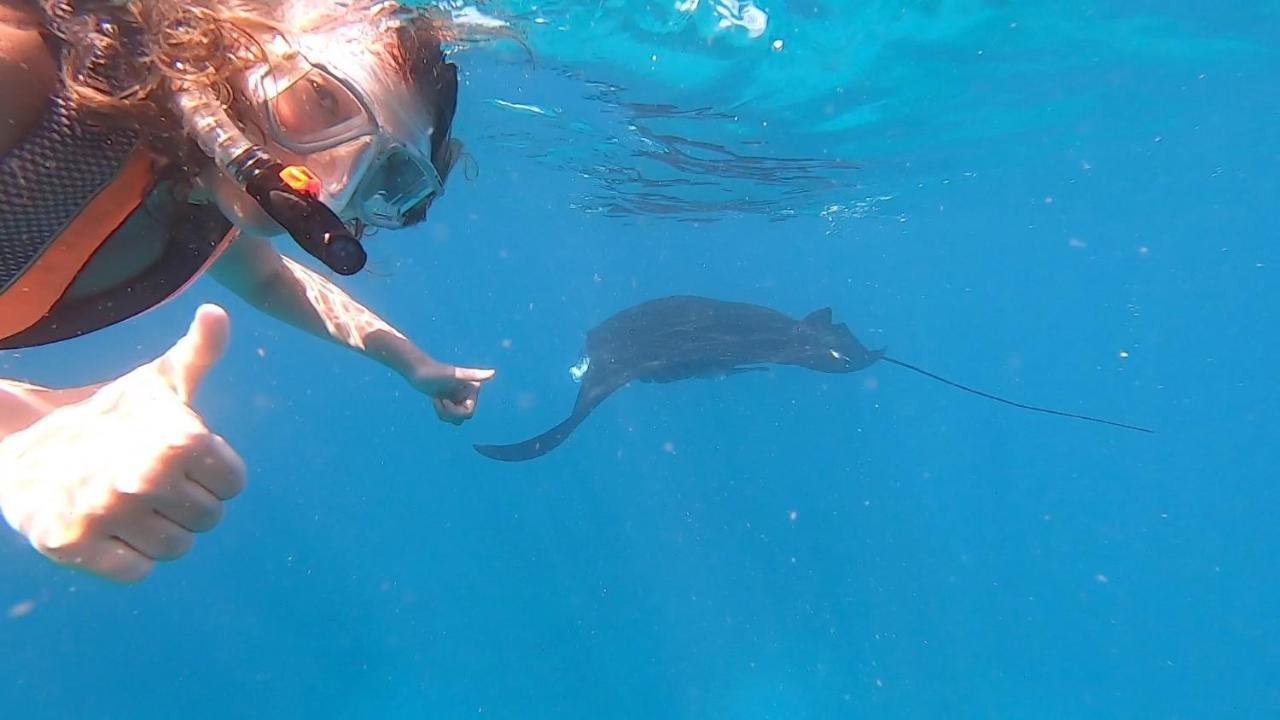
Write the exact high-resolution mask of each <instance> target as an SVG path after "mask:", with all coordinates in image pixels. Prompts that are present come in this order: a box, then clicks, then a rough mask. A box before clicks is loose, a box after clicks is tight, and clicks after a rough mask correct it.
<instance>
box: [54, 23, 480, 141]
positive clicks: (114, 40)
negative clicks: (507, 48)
mask: <svg viewBox="0 0 1280 720" xmlns="http://www.w3.org/2000/svg"><path fill="white" fill-rule="evenodd" d="M39 2H40V3H41V5H42V6H43V8H44V11H45V14H46V17H47V25H48V27H49V30H50V32H52V33H53V34H54V35H55V36H57V37H58V38H60V39H61V41H62V42H61V43H60V45H61V48H62V63H61V64H62V74H63V81H64V85H65V87H66V91H67V92H68V93H69V94H70V95H71V97H72V98H73V99H74V100H75V101H76V102H77V103H78V104H79V106H80V107H82V108H85V109H88V110H95V111H100V114H101V115H102V116H103V120H104V122H107V123H109V122H111V121H112V119H116V120H118V121H120V122H122V123H125V124H127V125H129V126H131V127H138V126H139V125H141V126H142V128H143V129H144V130H156V131H162V130H163V129H164V128H166V127H169V128H171V127H173V126H174V124H173V123H172V122H171V121H172V118H171V113H170V110H169V107H168V106H169V103H168V99H169V98H168V92H169V88H170V87H171V86H172V82H171V81H173V80H178V81H195V82H200V83H203V84H206V85H208V86H210V87H213V88H214V89H215V91H216V92H217V93H218V94H219V96H220V97H222V98H224V101H226V102H227V103H228V104H231V103H232V101H234V99H235V98H234V91H233V89H232V87H231V86H230V84H229V83H228V82H227V80H226V78H229V77H232V76H234V74H235V71H236V70H237V69H238V68H241V67H244V66H246V65H250V64H252V63H254V62H263V61H266V60H267V53H266V51H265V49H264V48H262V47H261V46H260V45H259V44H258V40H257V39H256V38H257V37H259V36H260V35H261V34H262V33H263V31H269V30H271V29H275V28H280V22H281V21H280V19H279V14H278V12H277V10H278V3H277V2H274V1H272V0H127V1H126V2H120V1H119V0H39ZM376 5H377V4H376V3H375V2H373V1H372V0H358V1H357V2H356V3H353V4H352V5H351V6H348V7H345V8H338V7H336V6H335V13H338V12H339V11H341V14H342V15H345V16H358V15H359V13H360V12H361V11H363V10H368V11H369V12H370V14H372V13H373V12H374V11H375V10H374V8H375V7H376ZM395 14H396V17H397V19H398V20H399V21H400V22H399V27H397V29H396V39H397V41H398V42H396V43H388V44H387V45H386V46H382V47H381V48H380V49H379V52H383V53H385V54H386V56H387V57H388V58H389V64H390V65H392V66H395V71H397V72H399V73H401V74H402V75H403V76H404V77H405V79H406V80H407V81H408V82H409V83H410V84H411V86H412V87H415V88H417V89H418V91H419V92H420V93H422V94H423V96H424V98H425V99H426V100H427V101H428V104H429V105H430V106H431V107H432V109H433V112H435V113H436V114H437V118H434V119H436V120H437V121H438V122H439V123H443V125H444V126H445V127H443V129H444V130H445V132H444V133H440V137H441V139H440V140H439V142H441V143H443V142H446V139H447V137H448V127H447V125H448V123H449V122H451V119H452V117H453V113H454V110H455V107H456V97H457V67H456V66H454V65H453V64H452V63H448V62H446V61H445V59H444V52H443V45H444V44H445V43H447V42H449V41H450V39H451V37H452V33H451V22H450V21H449V19H448V18H447V17H445V16H442V15H439V14H438V11H435V10H433V9H428V8H423V7H413V8H404V7H401V8H398V9H397V10H396V11H395ZM437 126H440V125H439V124H438V125H437ZM436 149H437V148H436V147H434V146H433V148H432V150H433V152H434V151H435V150H436Z"/></svg>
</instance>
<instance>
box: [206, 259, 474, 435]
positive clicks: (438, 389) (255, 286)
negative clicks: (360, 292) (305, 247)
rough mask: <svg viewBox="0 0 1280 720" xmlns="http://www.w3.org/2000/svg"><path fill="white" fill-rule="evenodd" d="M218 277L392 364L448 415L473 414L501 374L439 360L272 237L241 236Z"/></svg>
mask: <svg viewBox="0 0 1280 720" xmlns="http://www.w3.org/2000/svg"><path fill="white" fill-rule="evenodd" d="M210 275H211V276H212V277H213V278H214V279H215V280H217V281H218V282H219V283H221V284H222V285H223V286H225V287H226V288H228V289H229V290H231V291H232V292H234V293H236V294H237V295H239V296H240V297H242V298H244V300H245V301H247V302H248V303H250V304H251V305H253V306H255V307H257V308H258V309H260V310H262V311H263V312H266V313H267V314H269V315H272V316H273V317H275V318H277V319H279V320H282V321H284V322H286V323H289V324H290V325H293V326H294V327H297V328H299V329H301V330H305V331H307V332H309V333H311V334H312V335H315V336H317V337H320V338H324V339H327V340H331V341H333V342H335V343H337V344H339V345H342V346H344V347H348V348H351V349H353V350H355V351H357V352H359V353H362V354H363V355H365V356H366V357H369V358H372V359H373V360H376V361H378V362H379V363H382V364H383V365H385V366H387V367H389V368H391V369H392V370H393V371H395V372H396V373H397V374H398V375H400V376H401V377H403V378H404V379H405V380H406V381H408V382H409V384H410V385H412V386H413V387H414V388H416V389H418V390H419V391H421V392H423V393H426V394H427V395H430V396H432V397H433V398H435V399H436V411H437V413H439V414H440V416H441V417H442V418H443V419H445V420H451V421H456V420H463V419H466V418H467V417H470V416H471V413H472V412H474V406H475V395H476V392H478V390H479V384H480V383H481V382H483V381H485V380H488V379H489V378H491V377H493V371H492V370H476V369H471V368H458V367H454V366H452V365H446V364H444V363H440V362H437V361H436V360H435V359H433V358H432V357H431V356H429V355H427V354H426V353H425V352H423V351H422V350H421V349H420V348H418V347H417V346H416V345H414V344H413V343H412V342H411V341H409V339H408V338H406V337H405V336H404V335H403V334H402V333H401V332H400V331H398V330H396V329H395V328H394V327H392V326H391V325H390V324H389V323H387V322H386V321H385V320H383V319H382V318H380V317H378V316H377V315H376V314H374V313H373V312H372V311H371V310H369V309H368V308H366V307H364V306H363V305H361V304H360V303H358V302H356V301H355V300H354V299H353V298H352V297H351V296H350V295H348V294H347V293H345V292H344V291H343V290H342V289H341V288H339V287H337V286H336V285H334V284H333V283H331V282H329V280H327V279H325V278H324V277H322V276H320V275H318V274H316V273H314V272H312V271H311V270H308V269H307V268H305V267H303V266H302V265H300V264H299V263H296V262H294V261H293V260H290V259H289V258H287V257H285V256H283V255H281V254H280V253H279V252H277V251H276V249H275V248H274V247H272V245H271V242H270V241H269V240H266V239H263V238H259V237H254V236H251V235H245V234H241V235H240V236H239V237H238V238H236V240H235V241H234V242H233V243H232V244H231V247H229V248H227V250H226V251H225V252H223V254H222V256H221V257H219V258H218V261H217V262H216V263H215V264H214V266H213V268H212V269H211V270H210Z"/></svg>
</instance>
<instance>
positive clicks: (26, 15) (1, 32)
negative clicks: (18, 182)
mask: <svg viewBox="0 0 1280 720" xmlns="http://www.w3.org/2000/svg"><path fill="white" fill-rule="evenodd" d="M40 23H41V17H40V14H39V12H38V11H37V10H36V8H35V3H31V2H28V1H26V0H0V98H4V102H3V103H2V104H0V155H3V154H4V153H6V152H8V151H9V149H10V148H12V147H13V146H14V145H17V144H18V141H19V140H21V139H22V137H23V136H24V135H26V133H27V132H28V131H29V130H30V129H31V127H32V126H33V125H35V124H36V123H37V122H38V121H39V120H40V115H41V114H42V113H44V111H45V108H46V107H48V103H49V95H50V94H51V93H52V92H53V90H54V88H55V87H57V80H58V66H57V62H56V60H55V58H53V57H52V56H51V55H50V54H49V48H48V47H46V46H45V44H44V38H42V37H41V36H40Z"/></svg>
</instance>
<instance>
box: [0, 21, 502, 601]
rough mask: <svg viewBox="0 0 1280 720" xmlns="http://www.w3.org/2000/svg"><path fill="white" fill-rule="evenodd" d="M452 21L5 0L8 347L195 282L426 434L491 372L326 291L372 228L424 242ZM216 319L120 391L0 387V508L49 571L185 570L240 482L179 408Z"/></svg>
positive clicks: (200, 367)
mask: <svg viewBox="0 0 1280 720" xmlns="http://www.w3.org/2000/svg"><path fill="white" fill-rule="evenodd" d="M448 39H449V31H448V23H447V22H446V21H443V20H440V19H436V18H434V17H432V16H431V15H429V14H428V13H427V12H426V11H425V10H420V9H413V10H411V9H406V8H403V7H401V6H398V5H396V4H395V3H393V2H377V3H374V2H368V1H363V0H354V1H352V2H334V1H332V0H330V1H328V2H322V1H320V0H284V2H275V1H274V0H272V1H268V0H252V1H250V0H127V1H126V2H120V1H119V0H40V2H39V3H37V2H36V1H35V0H0V96H3V97H4V98H5V100H6V102H5V106H4V107H3V108H0V210H2V212H0V349H11V348H23V347H32V346H37V345H46V344H50V343H56V342H59V341H62V340H66V339H69V338H73V337H77V336H79V335H83V334H86V333H89V332H93V331H95V330H98V329H101V328H103V327H106V326H109V325H112V324H115V323H118V322H121V321H123V320H126V319H128V318H131V317H133V316H135V315H137V314H139V313H141V312H144V311H146V310H148V309H150V308H152V307H154V306H156V305H157V304H159V303H161V302H164V301H165V300H166V299H168V298H170V297H172V296H173V295H175V294H176V293H178V292H179V291H181V290H182V289H183V288H184V287H186V286H187V285H188V284H189V283H191V282H192V281H193V280H194V279H195V278H197V277H199V276H200V275H201V274H203V273H204V272H205V271H208V272H209V273H210V275H211V277H213V278H214V279H216V280H217V281H219V282H220V283H222V284H223V285H225V286H226V287H228V288H229V289H231V290H232V291H234V292H235V293H237V294H238V295H239V296H240V297H242V298H244V299H245V300H246V301H248V302H249V303H250V304H252V305H253V306H255V307H257V308H259V309H261V310H263V311H264V312H266V313H268V314H270V315H272V316H274V317H277V318H279V319H281V320H283V321H285V322H287V323H289V324H291V325H293V326H295V327H298V328H300V329H302V330H305V331H307V332H310V333H312V334H314V335H317V336H319V337H322V338H327V339H329V340H331V341H333V342H336V343H338V344H340V345H343V346H346V347H349V348H351V349H353V350H355V351H357V352H360V353H362V354H363V355H365V356H367V357H369V358H371V359H373V360H376V361H378V362H379V363H381V364H383V365H385V366H387V367H389V368H390V369H392V370H393V371H395V372H396V373H398V374H399V375H401V376H402V377H404V378H405V380H406V381H408V382H409V383H410V384H411V385H412V386H413V387H414V388H415V389H417V390H419V391H420V392H422V393H424V394H425V395H427V396H429V397H430V398H432V403H433V405H434V407H435V410H436V413H437V414H438V415H439V416H440V417H441V419H443V420H445V421H448V422H452V423H459V422H462V421H464V420H466V419H467V418H469V417H471V415H472V413H473V412H474V410H475V403H476V398H477V395H478V392H479V389H480V385H481V383H483V382H484V381H486V380H488V379H489V378H491V377H492V376H493V371H492V370H480V369H472V368H461V367H455V366H452V365H447V364H444V363H440V362H437V361H436V360H434V359H432V358H431V357H430V356H429V355H427V353H425V352H424V351H422V350H421V349H419V348H418V347H417V346H416V345H414V343H412V342H411V341H410V340H409V339H408V338H406V337H405V336H404V335H403V334H401V333H400V332H399V331H397V330H396V329H395V328H393V327H392V326H391V325H390V324H388V323H387V322H386V321H384V320H383V319H381V318H380V317H378V316H377V315H376V314H374V313H373V312H372V311H370V310H368V309H366V308H365V307H363V306H362V305H360V304H359V303H358V302H356V301H355V300H354V299H352V298H351V297H350V296H348V295H347V294H346V293H344V292H343V291H342V290H340V289H339V288H338V287H337V286H335V285H334V284H333V283H331V282H330V281H329V280H328V279H326V278H325V277H324V276H322V275H320V274H317V273H315V272H312V271H311V270H309V269H307V268H306V267H304V266H303V265H302V264H300V263H298V262H296V261H294V260H292V259H290V258H288V257H286V256H285V255H283V254H281V253H280V252H278V251H277V250H276V249H275V248H274V246H273V244H272V239H273V238H276V237H285V236H287V237H289V238H292V240H293V241H294V242H296V244H297V245H298V246H300V247H301V248H302V249H304V250H305V251H306V252H307V253H309V254H311V255H312V256H314V257H315V258H317V259H318V260H319V261H320V262H322V263H324V264H325V265H326V266H327V267H328V268H330V269H331V270H333V271H334V272H337V273H339V274H352V273H355V272H358V271H359V270H360V269H361V268H362V267H363V265H364V262H365V253H364V249H363V247H362V246H361V238H362V236H363V235H364V232H365V229H366V228H369V227H377V228H386V229H399V228H405V227H409V226H412V225H414V224H416V223H419V222H421V221H422V220H423V218H424V217H425V216H426V212H427V210H428V208H429V207H430V206H431V204H432V202H433V201H434V200H435V199H437V198H438V197H439V196H440V195H441V193H442V192H443V191H444V182H445V179H446V178H447V177H448V175H449V172H450V170H451V169H452V167H453V165H454V163H455V161H456V160H457V158H458V155H459V153H460V143H458V142H457V141H456V140H454V139H452V138H451V134H450V131H451V125H452V121H453V117H454V111H455V107H456V100H457V88H458V82H457V69H456V67H455V66H454V65H453V64H452V63H450V62H447V61H446V60H445V57H444V53H443V51H442V48H441V44H442V42H444V41H447V40H448ZM228 332H229V329H228V319H227V316H226V313H225V312H223V311H222V310H221V309H220V308H217V307H214V306H204V307H202V308H201V309H200V310H199V311H198V312H197V315H196V318H195V320H194V322H193V323H192V326H191V328H190V330H189V332H188V334H187V335H186V336H185V337H184V338H182V339H181V340H180V341H179V342H178V343H177V344H175V345H174V346H173V348H172V349H171V350H169V351H168V352H167V353H166V354H164V355H163V356H162V357H161V358H159V359H157V360H156V361H154V362H152V363H149V364H147V365H143V366H142V367H140V368H137V369H136V370H134V371H133V372H131V373H129V374H127V375H125V376H123V377H121V378H118V379H116V380H112V381H108V382H105V383H100V384H97V385H93V386H89V387H84V388H67V389H49V388H42V387H38V386H35V385H30V384H26V383H21V382H18V381H14V380H0V510H3V513H4V516H5V519H6V520H7V521H8V522H9V524H10V525H12V526H13V527H14V528H15V529H17V530H18V531H19V532H21V533H22V534H23V535H25V536H26V537H27V539H28V540H29V541H30V542H31V544H32V545H33V546H34V547H35V548H36V549H37V550H39V551H40V552H42V553H43V554H45V555H46V556H48V557H50V558H52V559H53V560H55V561H57V562H60V563H63V564H66V565H69V566H73V567H77V568H80V569H83V570H87V571H89V572H92V573H94V574H97V575H100V576H104V577H107V578H112V579H115V580H120V581H135V580H137V579H140V578H141V577H143V576H145V575H146V574H147V573H148V572H149V571H150V569H151V568H152V567H153V565H154V562H155V561H157V560H172V559H175V558H177V557H179V556H181V555H183V554H185V553H186V551H187V550H188V549H189V548H190V546H191V543H192V534H193V533H195V532H203V531H207V530H209V529H211V528H212V527H213V526H214V525H216V524H217V522H218V521H219V519H220V517H221V512H222V504H223V502H224V501H226V500H228V499H230V498H231V497H233V496H235V495H236V494H238V493H239V492H240V490H241V489H242V487H243V484H244V474H245V469H244V464H243V462H242V461H241V460H240V458H239V457H238V456H237V455H236V453H235V451H234V450H232V449H231V448H230V447H229V446H228V445H227V443H226V442H225V441H223V440H222V439H221V438H220V437H219V436H217V435H216V434H214V433H212V432H211V431H210V430H209V429H208V428H207V427H205V425H204V423H203V421H202V420H201V419H200V417H199V415H198V414H196V412H195V411H194V410H192V408H191V407H190V400H191V396H192V394H193V393H194V391H195V387H196V386H197V384H198V383H199V381H200V379H201V378H202V377H203V376H204V374H205V373H206V372H207V371H208V369H209V367H210V366H211V365H212V364H214V363H215V362H216V361H217V359H218V358H219V357H220V356H221V353H222V352H223V349H224V348H225V345H226V342H227V335H228Z"/></svg>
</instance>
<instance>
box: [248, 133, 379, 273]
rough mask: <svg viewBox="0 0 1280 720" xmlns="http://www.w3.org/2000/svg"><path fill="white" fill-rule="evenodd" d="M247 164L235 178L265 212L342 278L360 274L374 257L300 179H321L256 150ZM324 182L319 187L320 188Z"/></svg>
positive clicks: (300, 245)
mask: <svg viewBox="0 0 1280 720" xmlns="http://www.w3.org/2000/svg"><path fill="white" fill-rule="evenodd" d="M247 154H248V157H245V158H244V159H243V161H241V159H239V158H237V160H236V162H235V165H236V169H235V177H236V180H237V181H239V183H240V185H241V186H242V187H244V190H245V192H247V193H249V196H250V197H252V198H253V199H254V200H255V201H257V203H258V205H259V206H260V207H261V208H262V211H263V212H265V213H266V214H268V215H270V216H271V219H272V220H275V221H276V222H277V223H279V224H280V227H282V228H284V229H285V231H286V232H288V233H289V236H290V237H292V238H293V240H294V242H296V243H298V246H299V247H301V248H302V249H303V250H306V251H307V252H308V253H309V254H310V255H311V256H312V257H314V258H316V259H317V260H319V261H320V262H322V263H324V264H325V266H327V267H328V268H329V269H330V270H333V271H334V272H336V273H338V274H339V275H354V274H356V273H358V272H360V271H361V270H362V269H363V268H364V263H365V260H367V259H368V255H367V254H366V253H365V251H364V247H363V246H361V245H360V241H359V240H358V239H356V236H355V235H354V234H352V233H351V231H350V230H349V229H348V228H347V226H346V224H345V223H343V222H342V220H341V219H340V218H339V217H338V216H337V215H336V214H334V212H333V210H330V209H329V206H328V205H325V204H324V203H322V202H320V198H319V193H318V192H317V191H315V190H312V189H310V188H309V185H310V183H308V185H307V186H303V187H298V185H299V184H301V183H298V182H297V181H296V180H295V178H297V179H305V180H308V181H310V180H315V176H314V175H311V174H310V171H308V170H307V169H306V168H303V167H299V166H297V165H292V166H289V167H285V165H284V164H283V163H281V162H280V161H279V160H276V159H275V158H273V157H271V155H269V154H268V153H267V152H266V151H265V150H263V149H262V148H261V147H258V146H256V145H255V146H254V147H253V148H251V149H250V150H249V151H248V153H247ZM318 184H319V181H318V180H317V181H316V182H315V185H318Z"/></svg>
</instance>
